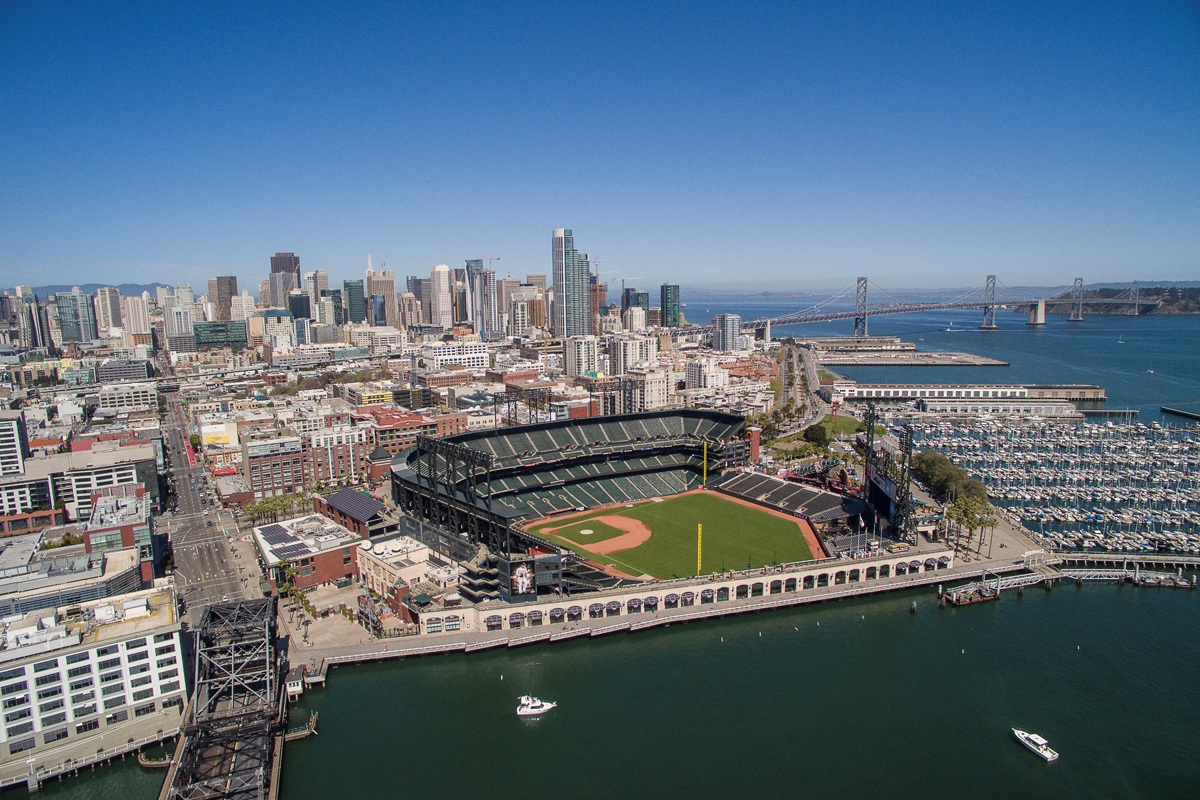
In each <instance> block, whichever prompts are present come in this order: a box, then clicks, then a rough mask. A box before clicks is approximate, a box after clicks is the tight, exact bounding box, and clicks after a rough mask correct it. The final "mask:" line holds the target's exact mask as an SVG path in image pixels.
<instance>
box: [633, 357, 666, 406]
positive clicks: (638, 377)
mask: <svg viewBox="0 0 1200 800" xmlns="http://www.w3.org/2000/svg"><path fill="white" fill-rule="evenodd" d="M626 375H627V377H629V378H630V379H631V380H632V381H633V382H634V392H633V408H627V409H624V411H625V413H637V412H639V411H653V410H655V409H657V408H666V406H667V396H668V394H669V386H668V380H667V371H666V370H665V369H662V368H661V367H650V366H645V367H632V368H630V369H629V370H628V371H627V372H626Z"/></svg>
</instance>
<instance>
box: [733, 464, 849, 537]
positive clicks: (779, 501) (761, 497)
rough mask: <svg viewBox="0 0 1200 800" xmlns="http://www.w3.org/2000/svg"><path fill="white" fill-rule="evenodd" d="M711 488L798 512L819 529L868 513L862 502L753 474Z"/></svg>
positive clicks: (745, 474)
mask: <svg viewBox="0 0 1200 800" xmlns="http://www.w3.org/2000/svg"><path fill="white" fill-rule="evenodd" d="M712 488H714V489H716V490H717V491H719V492H724V493H725V494H729V495H733V496H735V497H742V498H745V499H746V500H750V501H753V502H755V503H759V504H762V505H765V506H770V507H772V508H777V509H779V510H781V511H786V512H788V513H791V514H794V513H797V512H798V513H800V514H803V515H804V516H805V517H806V518H808V520H809V521H811V522H813V523H816V524H818V525H820V524H823V523H828V522H834V521H837V520H842V519H847V518H849V517H853V516H857V515H859V514H861V513H862V512H863V511H865V510H866V506H865V505H864V504H863V502H862V501H861V500H857V499H854V498H852V497H842V496H841V495H837V494H833V493H832V492H823V491H821V490H820V489H815V488H813V487H811V486H803V485H801V484H798V483H791V482H789V481H785V480H782V479H780V478H773V477H771V476H769V475H759V474H756V473H753V472H738V473H735V474H733V475H731V476H729V477H727V478H725V479H723V480H722V481H721V482H719V483H717V484H714V485H713V486H712Z"/></svg>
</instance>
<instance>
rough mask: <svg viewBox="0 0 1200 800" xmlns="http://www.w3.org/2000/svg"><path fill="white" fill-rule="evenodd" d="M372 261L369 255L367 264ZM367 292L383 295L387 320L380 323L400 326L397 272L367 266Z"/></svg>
mask: <svg viewBox="0 0 1200 800" xmlns="http://www.w3.org/2000/svg"><path fill="white" fill-rule="evenodd" d="M370 263H371V257H370V256H369V255H368V256H367V264H368V265H369V264H370ZM366 294H368V295H377V294H378V295H382V296H383V305H384V311H385V314H384V319H385V320H386V322H380V323H378V324H379V325H385V324H386V325H390V326H391V327H393V328H395V327H397V326H399V324H400V319H399V314H398V312H397V310H396V273H394V272H392V271H391V270H390V269H378V270H375V269H371V267H370V266H368V267H367V285H366Z"/></svg>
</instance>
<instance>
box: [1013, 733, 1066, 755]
mask: <svg viewBox="0 0 1200 800" xmlns="http://www.w3.org/2000/svg"><path fill="white" fill-rule="evenodd" d="M1012 732H1013V736H1016V737H1017V741H1019V742H1020V743H1021V744H1023V745H1025V746H1026V747H1028V748H1029V749H1030V750H1032V751H1033V752H1035V753H1037V754H1038V755H1039V756H1041V757H1042V758H1044V759H1046V760H1047V761H1057V760H1058V753H1056V752H1054V751H1053V750H1051V749H1050V743H1049V742H1047V741H1046V740H1045V739H1043V738H1042V737H1040V736H1038V735H1037V734H1036V733H1027V732H1026V731H1023V730H1020V729H1018V728H1013V729H1012Z"/></svg>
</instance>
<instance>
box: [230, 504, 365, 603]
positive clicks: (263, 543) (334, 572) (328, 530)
mask: <svg viewBox="0 0 1200 800" xmlns="http://www.w3.org/2000/svg"><path fill="white" fill-rule="evenodd" d="M253 538H254V545H255V547H257V548H258V555H259V560H260V561H261V562H262V564H263V567H264V570H263V571H264V574H265V575H266V576H267V581H268V582H269V583H270V585H271V592H272V593H278V591H279V587H280V586H281V585H282V584H284V583H285V582H286V581H287V570H288V569H289V567H290V568H292V569H294V570H295V574H294V577H293V579H292V580H293V583H294V585H295V587H296V588H297V589H300V590H301V591H303V590H305V589H309V588H312V587H315V586H320V585H322V584H327V583H339V582H341V581H345V580H346V579H348V578H353V577H355V576H357V575H358V558H357V557H356V550H357V548H358V545H359V544H360V543H361V542H362V538H361V537H359V536H358V535H357V534H355V533H353V532H351V531H348V530H346V529H345V528H343V527H342V526H341V525H338V524H336V523H334V522H332V521H330V520H329V519H327V518H325V517H323V516H321V515H319V514H311V515H309V516H307V517H300V518H298V519H290V520H288V521H286V522H277V523H272V524H271V525H263V526H261V527H258V528H255V529H254V537H253Z"/></svg>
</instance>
